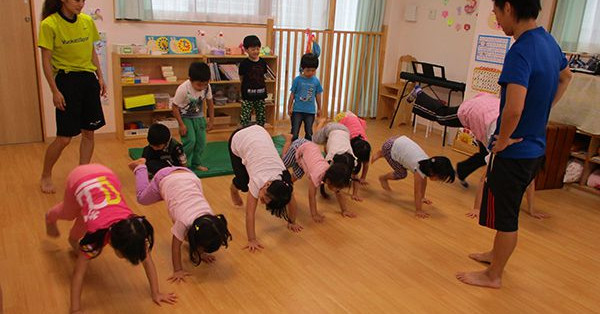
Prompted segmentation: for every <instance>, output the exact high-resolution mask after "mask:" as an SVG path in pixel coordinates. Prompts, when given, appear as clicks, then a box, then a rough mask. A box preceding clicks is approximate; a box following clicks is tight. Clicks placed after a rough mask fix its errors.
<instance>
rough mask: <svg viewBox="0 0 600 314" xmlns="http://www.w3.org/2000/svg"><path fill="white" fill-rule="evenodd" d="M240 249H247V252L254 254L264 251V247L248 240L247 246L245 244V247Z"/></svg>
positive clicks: (255, 241)
mask: <svg viewBox="0 0 600 314" xmlns="http://www.w3.org/2000/svg"><path fill="white" fill-rule="evenodd" d="M242 249H248V251H250V252H251V253H254V252H258V251H260V250H262V249H264V247H263V246H262V244H260V243H259V242H258V241H257V240H249V241H248V244H246V246H244V247H243V248H242Z"/></svg>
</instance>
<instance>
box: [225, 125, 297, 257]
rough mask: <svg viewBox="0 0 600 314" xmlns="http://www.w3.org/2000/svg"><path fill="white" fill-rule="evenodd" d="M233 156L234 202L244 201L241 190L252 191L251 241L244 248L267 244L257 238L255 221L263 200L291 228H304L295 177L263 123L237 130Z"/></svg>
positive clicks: (232, 140) (248, 200) (231, 148)
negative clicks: (298, 212) (299, 216)
mask: <svg viewBox="0 0 600 314" xmlns="http://www.w3.org/2000/svg"><path fill="white" fill-rule="evenodd" d="M229 156H230V158H231V167H232V168H233V174H234V178H233V180H232V183H231V187H230V192H231V200H232V201H233V204H234V205H236V206H242V205H244V202H243V201H242V198H241V197H240V194H239V191H242V192H249V193H248V196H247V198H246V234H247V236H248V244H247V245H246V246H245V247H244V248H247V249H248V250H249V251H250V252H255V251H258V250H260V249H262V248H263V246H262V244H261V243H260V242H259V241H258V239H257V238H256V232H255V223H254V221H255V219H254V215H255V213H256V206H257V205H258V201H259V200H260V202H261V203H263V204H266V205H267V210H269V211H270V212H271V214H272V215H274V216H276V217H279V218H283V219H285V220H286V221H287V223H288V224H287V227H288V229H290V230H292V231H294V232H300V231H301V230H302V226H300V225H299V224H297V223H296V200H295V199H294V195H293V190H294V189H293V185H292V177H291V175H290V173H289V172H288V171H287V169H286V168H285V165H284V164H283V162H282V161H281V157H279V154H278V153H277V149H275V145H274V144H273V140H272V139H271V136H270V135H269V133H268V132H267V131H266V130H265V129H264V128H262V127H261V126H259V125H251V126H248V127H244V128H241V129H238V130H236V131H235V132H233V134H232V135H231V138H230V139H229ZM288 204H289V212H288V210H287V205H288Z"/></svg>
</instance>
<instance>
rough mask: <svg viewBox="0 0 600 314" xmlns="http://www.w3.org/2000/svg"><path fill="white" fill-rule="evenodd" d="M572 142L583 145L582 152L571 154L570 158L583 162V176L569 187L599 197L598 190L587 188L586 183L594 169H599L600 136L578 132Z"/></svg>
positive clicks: (599, 192)
mask: <svg viewBox="0 0 600 314" xmlns="http://www.w3.org/2000/svg"><path fill="white" fill-rule="evenodd" d="M574 141H575V142H582V143H584V144H585V145H584V148H585V150H584V151H580V152H571V157H573V158H576V159H579V160H582V161H583V174H582V176H581V179H580V180H579V182H575V183H571V184H570V186H573V187H575V188H577V189H580V190H583V191H586V192H591V193H594V194H597V195H600V191H599V190H597V189H595V188H593V187H589V186H587V181H588V178H589V177H590V175H591V174H592V173H593V172H594V170H595V169H598V168H600V154H598V149H599V148H600V135H594V134H590V133H586V132H583V131H579V130H578V131H577V133H576V134H575V140H574Z"/></svg>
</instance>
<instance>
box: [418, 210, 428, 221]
mask: <svg viewBox="0 0 600 314" xmlns="http://www.w3.org/2000/svg"><path fill="white" fill-rule="evenodd" d="M430 216H431V215H429V213H427V212H425V211H422V210H417V211H415V217H417V218H421V219H425V218H429V217H430Z"/></svg>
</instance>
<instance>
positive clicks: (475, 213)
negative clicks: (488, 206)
mask: <svg viewBox="0 0 600 314" xmlns="http://www.w3.org/2000/svg"><path fill="white" fill-rule="evenodd" d="M465 216H467V217H469V218H472V219H475V218H478V217H479V209H477V208H473V209H471V210H470V211H468V212H467V213H466V214H465Z"/></svg>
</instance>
